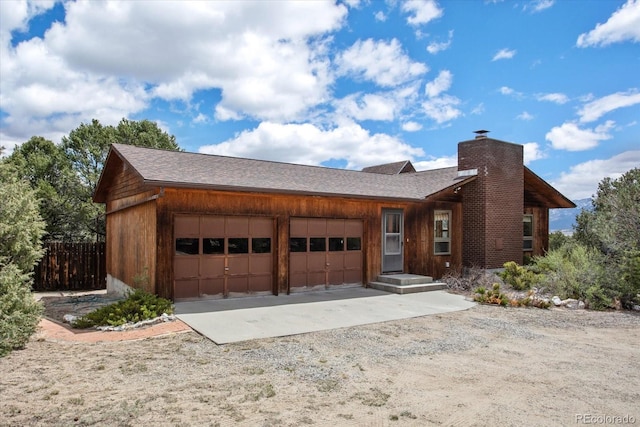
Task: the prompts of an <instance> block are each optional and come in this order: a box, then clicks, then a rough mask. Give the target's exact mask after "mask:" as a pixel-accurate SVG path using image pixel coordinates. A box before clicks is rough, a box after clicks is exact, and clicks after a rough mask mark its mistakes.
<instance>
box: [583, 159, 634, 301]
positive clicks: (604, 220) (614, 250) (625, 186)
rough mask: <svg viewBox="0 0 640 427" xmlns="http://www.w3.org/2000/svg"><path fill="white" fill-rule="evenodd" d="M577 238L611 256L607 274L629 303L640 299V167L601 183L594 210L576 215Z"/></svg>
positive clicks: (617, 293) (618, 292)
mask: <svg viewBox="0 0 640 427" xmlns="http://www.w3.org/2000/svg"><path fill="white" fill-rule="evenodd" d="M574 238H575V239H576V241H578V242H579V243H581V244H583V245H585V246H587V247H592V248H595V249H597V250H598V251H600V252H601V253H602V254H603V255H606V256H607V259H609V260H610V262H608V263H607V276H608V277H611V278H614V284H613V285H612V288H613V290H614V291H615V293H616V295H617V296H618V297H619V298H620V300H621V302H622V304H623V305H625V306H630V305H633V304H635V303H638V302H640V301H639V297H638V295H639V294H640V168H634V169H631V170H630V171H628V172H626V173H625V174H623V175H622V176H621V177H620V178H618V179H611V178H605V179H604V180H602V181H601V182H600V184H599V185H598V191H597V193H596V197H595V198H594V200H593V209H592V210H591V211H588V210H583V211H582V212H581V213H580V214H579V215H578V217H577V218H576V228H575V233H574Z"/></svg>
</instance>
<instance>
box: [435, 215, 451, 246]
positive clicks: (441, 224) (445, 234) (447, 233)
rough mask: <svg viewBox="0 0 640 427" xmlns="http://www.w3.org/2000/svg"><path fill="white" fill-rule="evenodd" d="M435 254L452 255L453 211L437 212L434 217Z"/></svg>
mask: <svg viewBox="0 0 640 427" xmlns="http://www.w3.org/2000/svg"><path fill="white" fill-rule="evenodd" d="M433 218H434V219H433V252H434V254H436V255H449V254H450V253H451V211H435V212H434V215H433Z"/></svg>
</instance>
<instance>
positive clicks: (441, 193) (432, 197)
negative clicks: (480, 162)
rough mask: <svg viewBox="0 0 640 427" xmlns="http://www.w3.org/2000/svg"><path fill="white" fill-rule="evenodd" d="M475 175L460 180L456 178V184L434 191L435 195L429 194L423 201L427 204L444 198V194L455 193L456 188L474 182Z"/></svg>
mask: <svg viewBox="0 0 640 427" xmlns="http://www.w3.org/2000/svg"><path fill="white" fill-rule="evenodd" d="M476 177H477V176H476V175H470V176H468V177H467V178H464V179H461V178H456V179H457V180H459V181H457V182H454V183H453V184H451V185H449V186H448V187H445V188H443V189H442V190H439V191H436V192H435V193H432V194H429V195H428V196H426V197H425V198H424V200H425V201H427V202H433V201H436V200H438V199H440V198H442V197H443V196H444V194H445V193H449V192H450V191H451V190H453V191H455V190H456V188H458V187H462V186H463V185H466V184H468V183H470V182H471V181H475V180H476Z"/></svg>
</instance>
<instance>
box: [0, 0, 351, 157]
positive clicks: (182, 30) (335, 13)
mask: <svg viewBox="0 0 640 427" xmlns="http://www.w3.org/2000/svg"><path fill="white" fill-rule="evenodd" d="M41 5H44V6H41ZM45 6H46V7H50V6H51V3H39V2H33V3H32V2H30V3H26V2H14V1H9V2H5V1H0V7H2V13H0V19H2V26H1V30H0V32H1V34H0V37H2V44H1V45H0V49H2V50H1V51H0V55H1V57H2V61H0V73H1V74H2V79H1V82H0V85H1V86H0V96H1V103H2V110H3V112H4V113H5V114H6V116H5V117H4V118H3V130H2V138H3V139H2V143H3V144H5V141H6V140H13V139H17V140H20V139H23V140H26V139H28V138H29V137H30V136H31V135H33V134H36V133H37V134H43V136H47V134H46V132H49V133H52V134H54V133H58V130H60V129H61V127H62V126H63V125H64V126H67V125H68V124H71V126H69V127H68V128H66V129H63V132H62V133H63V134H64V133H68V132H69V131H70V130H71V129H73V128H75V127H77V125H78V124H79V123H80V122H81V121H89V120H90V119H91V118H97V119H99V120H100V121H101V122H104V123H108V122H112V121H113V120H114V117H115V122H117V121H118V120H120V119H121V118H122V117H129V116H130V115H131V114H134V113H136V112H140V111H142V110H144V109H145V108H147V106H148V105H149V102H150V101H151V100H153V99H154V98H161V99H164V100H170V101H171V100H180V101H184V102H189V101H190V98H191V96H192V95H193V93H194V92H195V91H198V90H208V89H218V90H219V91H220V94H221V101H220V102H219V103H218V105H216V107H215V109H216V117H217V118H218V120H225V119H227V120H228V119H237V118H242V117H251V118H255V119H259V120H260V119H267V120H282V121H284V120H287V121H288V120H295V119H297V118H299V117H301V116H303V115H305V114H307V113H308V112H309V111H310V110H312V109H314V108H316V106H317V105H320V104H322V103H325V102H327V100H328V99H329V98H330V94H329V91H330V88H331V85H332V84H333V75H332V73H333V72H332V71H331V67H330V59H329V56H328V54H329V52H328V43H329V42H330V37H329V36H330V34H331V33H332V32H333V31H336V30H338V29H339V28H340V27H341V26H342V25H343V23H344V19H345V17H346V15H347V8H346V7H345V6H344V5H343V4H335V3H330V2H275V3H271V2H261V1H257V2H249V1H243V2H200V1H193V2H171V1H162V2H154V3H150V2H121V1H103V2H93V1H90V2H67V3H65V11H66V14H65V19H64V21H61V22H57V23H54V24H52V26H51V27H50V28H49V29H48V30H47V31H46V32H45V35H44V37H43V38H32V39H30V40H26V41H23V42H21V43H20V44H18V45H17V46H12V45H11V33H10V32H9V33H8V32H7V29H9V30H8V31H11V29H16V28H26V26H27V25H28V20H29V18H30V17H32V16H34V14H37V13H41V11H42V10H44V8H45ZM5 25H6V26H5ZM114 28H117V31H114ZM5 145H6V144H5Z"/></svg>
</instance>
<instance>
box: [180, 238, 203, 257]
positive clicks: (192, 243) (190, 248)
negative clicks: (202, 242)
mask: <svg viewBox="0 0 640 427" xmlns="http://www.w3.org/2000/svg"><path fill="white" fill-rule="evenodd" d="M198 243H199V240H198V239H197V238H177V239H176V255H198V253H199V252H200V248H199V247H198Z"/></svg>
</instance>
